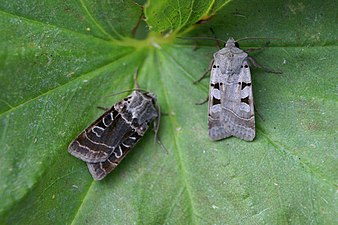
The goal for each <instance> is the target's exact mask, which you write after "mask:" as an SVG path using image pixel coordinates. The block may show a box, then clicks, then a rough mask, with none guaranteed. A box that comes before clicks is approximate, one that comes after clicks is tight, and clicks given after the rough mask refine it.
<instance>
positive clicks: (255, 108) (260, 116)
mask: <svg viewBox="0 0 338 225" xmlns="http://www.w3.org/2000/svg"><path fill="white" fill-rule="evenodd" d="M253 104H254V110H255V112H256V114H257V115H258V116H259V118H261V120H263V121H265V119H264V118H263V116H262V115H261V114H260V113H259V111H258V110H257V107H256V104H255V102H254V103H253Z"/></svg>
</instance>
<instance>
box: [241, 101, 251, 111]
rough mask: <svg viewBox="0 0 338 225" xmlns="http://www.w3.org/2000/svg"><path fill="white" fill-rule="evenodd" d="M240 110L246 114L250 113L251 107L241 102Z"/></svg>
mask: <svg viewBox="0 0 338 225" xmlns="http://www.w3.org/2000/svg"><path fill="white" fill-rule="evenodd" d="M239 110H241V111H245V112H250V106H249V105H248V104H246V103H244V102H241V104H240V106H239Z"/></svg>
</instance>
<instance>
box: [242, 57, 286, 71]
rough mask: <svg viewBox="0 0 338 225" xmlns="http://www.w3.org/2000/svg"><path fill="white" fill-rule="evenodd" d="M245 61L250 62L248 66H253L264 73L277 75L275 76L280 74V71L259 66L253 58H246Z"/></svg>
mask: <svg viewBox="0 0 338 225" xmlns="http://www.w3.org/2000/svg"><path fill="white" fill-rule="evenodd" d="M247 59H248V60H249V61H250V64H251V65H253V66H254V67H257V68H260V69H263V70H264V71H265V72H267V73H277V74H282V73H283V72H282V71H276V70H273V69H270V68H267V67H264V66H262V65H261V64H259V63H258V62H257V61H256V60H255V59H254V58H252V57H250V56H248V57H247Z"/></svg>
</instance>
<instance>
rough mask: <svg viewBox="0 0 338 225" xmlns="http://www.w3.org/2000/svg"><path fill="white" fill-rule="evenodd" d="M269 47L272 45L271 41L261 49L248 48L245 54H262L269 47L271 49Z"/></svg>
mask: <svg viewBox="0 0 338 225" xmlns="http://www.w3.org/2000/svg"><path fill="white" fill-rule="evenodd" d="M269 45H270V41H268V42H266V43H265V45H264V46H263V47H260V48H248V49H245V52H246V53H249V52H261V51H263V50H264V49H266V48H267V47H269Z"/></svg>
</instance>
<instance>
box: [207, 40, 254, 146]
mask: <svg viewBox="0 0 338 225" xmlns="http://www.w3.org/2000/svg"><path fill="white" fill-rule="evenodd" d="M208 102H209V107H208V127H209V137H210V138H211V139H212V140H221V139H224V138H227V137H230V136H235V137H238V138H240V139H243V140H245V141H252V140H253V139H254V138H255V114H254V103H253V95H252V83H251V73H250V67H249V63H248V54H247V53H246V52H244V51H243V50H241V49H239V48H238V47H236V45H235V40H234V39H233V38H229V40H228V41H227V42H226V45H225V47H224V48H222V49H220V50H219V51H217V52H216V53H215V54H214V59H213V64H212V67H211V77H210V88H209V101H208Z"/></svg>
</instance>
